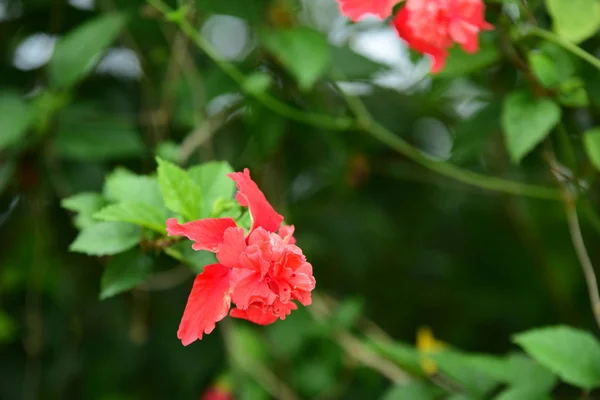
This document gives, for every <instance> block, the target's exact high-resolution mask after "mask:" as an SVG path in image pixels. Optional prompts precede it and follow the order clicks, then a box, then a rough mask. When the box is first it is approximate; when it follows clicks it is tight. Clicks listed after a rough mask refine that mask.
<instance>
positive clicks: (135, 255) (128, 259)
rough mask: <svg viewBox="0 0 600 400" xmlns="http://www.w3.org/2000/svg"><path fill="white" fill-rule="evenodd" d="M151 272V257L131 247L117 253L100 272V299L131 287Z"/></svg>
mask: <svg viewBox="0 0 600 400" xmlns="http://www.w3.org/2000/svg"><path fill="white" fill-rule="evenodd" d="M151 272H152V258H151V257H150V256H149V255H147V254H143V253H140V251H139V250H137V249H133V250H130V251H127V252H125V253H121V254H117V255H116V256H114V257H112V258H111V259H110V261H109V262H108V264H107V266H106V268H105V270H104V273H103V274H102V281H101V289H100V299H101V300H104V299H107V298H109V297H112V296H114V295H117V294H119V293H122V292H126V291H128V290H130V289H133V288H134V287H136V286H137V285H139V284H140V283H142V282H143V281H144V280H145V279H146V278H147V277H148V276H149V275H150V273H151Z"/></svg>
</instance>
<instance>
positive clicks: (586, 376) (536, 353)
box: [513, 326, 600, 389]
mask: <svg viewBox="0 0 600 400" xmlns="http://www.w3.org/2000/svg"><path fill="white" fill-rule="evenodd" d="M513 341H514V342H515V343H517V344H518V345H519V346H521V347H522V348H523V349H524V350H525V351H526V352H527V353H528V354H529V355H530V356H531V357H532V358H533V359H535V360H536V361H537V362H539V363H540V364H542V365H543V366H545V367H547V368H548V369H550V370H551V371H553V372H554V373H556V374H557V375H558V376H559V377H560V378H561V379H562V380H564V381H565V382H567V383H570V384H572V385H576V386H580V387H583V388H586V389H592V388H596V387H600V343H599V342H598V340H597V339H596V338H595V337H594V336H592V335H591V334H589V333H588V332H585V331H581V330H578V329H575V328H571V327H568V326H555V327H548V328H540V329H534V330H531V331H527V332H524V333H520V334H518V335H515V336H514V338H513Z"/></svg>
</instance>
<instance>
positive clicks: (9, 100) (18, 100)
mask: <svg viewBox="0 0 600 400" xmlns="http://www.w3.org/2000/svg"><path fill="white" fill-rule="evenodd" d="M0 115H1V116H2V118H0V150H2V149H4V148H6V147H8V146H11V145H13V144H15V143H17V142H18V141H19V139H21V138H22V137H23V136H24V135H25V134H26V133H27V129H29V127H30V125H31V123H32V122H33V118H32V112H31V107H30V106H29V104H27V103H26V102H25V101H24V100H23V97H22V96H19V95H18V94H17V93H14V92H8V91H4V92H0Z"/></svg>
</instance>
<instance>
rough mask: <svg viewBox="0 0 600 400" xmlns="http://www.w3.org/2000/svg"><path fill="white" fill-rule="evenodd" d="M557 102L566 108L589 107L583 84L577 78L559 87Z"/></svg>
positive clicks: (570, 79)
mask: <svg viewBox="0 0 600 400" xmlns="http://www.w3.org/2000/svg"><path fill="white" fill-rule="evenodd" d="M558 101H559V102H560V103H561V104H562V105H564V106H567V107H587V106H588V105H589V100H588V94H587V91H586V88H585V82H584V81H583V79H581V78H579V77H572V78H569V79H567V80H566V81H564V82H562V83H561V84H560V86H559V93H558Z"/></svg>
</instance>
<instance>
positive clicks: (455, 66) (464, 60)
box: [435, 33, 501, 78]
mask: <svg viewBox="0 0 600 400" xmlns="http://www.w3.org/2000/svg"><path fill="white" fill-rule="evenodd" d="M500 57H501V54H500V50H499V49H498V46H497V45H496V42H495V38H494V36H493V35H492V34H490V33H484V34H482V35H481V36H480V44H479V51H477V52H475V53H467V52H465V51H464V50H463V49H462V48H460V47H459V46H458V45H455V46H454V47H452V48H451V49H450V51H449V56H448V59H447V60H446V65H445V67H444V69H443V70H441V71H440V72H439V73H437V74H435V77H439V78H452V77H458V76H465V75H468V74H471V73H473V72H475V71H478V70H480V69H483V68H485V67H488V66H489V65H491V64H494V63H496V62H498V61H499V60H500Z"/></svg>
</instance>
